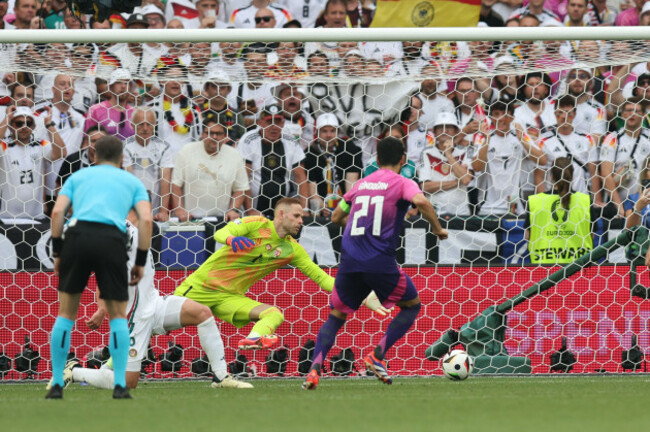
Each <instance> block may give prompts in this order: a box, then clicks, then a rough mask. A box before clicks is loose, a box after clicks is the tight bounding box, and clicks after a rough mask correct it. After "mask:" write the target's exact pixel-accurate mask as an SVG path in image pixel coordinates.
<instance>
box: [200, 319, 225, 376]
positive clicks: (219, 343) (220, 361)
mask: <svg viewBox="0 0 650 432" xmlns="http://www.w3.org/2000/svg"><path fill="white" fill-rule="evenodd" d="M196 329H197V330H198V333H199V341H200V342H201V347H202V348H203V351H205V353H206V354H207V355H208V361H209V362H210V366H211V367H212V372H214V374H215V375H216V376H217V379H218V380H222V379H224V378H225V377H226V376H227V375H228V366H227V365H226V358H225V351H224V348H223V340H222V339H221V333H220V332H219V328H218V327H217V323H216V322H215V321H214V318H212V317H210V318H208V319H207V320H205V321H203V322H202V323H201V324H199V325H197V326H196Z"/></svg>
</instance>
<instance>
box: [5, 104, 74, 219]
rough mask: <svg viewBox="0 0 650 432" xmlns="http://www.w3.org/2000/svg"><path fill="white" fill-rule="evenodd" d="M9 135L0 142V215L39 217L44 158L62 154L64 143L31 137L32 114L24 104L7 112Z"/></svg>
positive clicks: (52, 159) (42, 212) (33, 116)
mask: <svg viewBox="0 0 650 432" xmlns="http://www.w3.org/2000/svg"><path fill="white" fill-rule="evenodd" d="M8 123H9V131H10V137H9V138H8V139H6V140H4V141H2V142H0V173H2V175H0V195H1V196H2V201H1V202H0V219H43V218H44V217H45V214H44V202H43V197H44V193H43V186H44V180H45V173H44V163H43V162H44V161H45V160H48V161H55V160H59V159H61V158H62V157H64V156H65V147H64V146H62V145H53V144H52V143H50V142H49V141H45V140H42V141H37V140H36V139H35V138H34V129H35V127H36V116H35V115H34V114H33V112H32V110H31V109H29V108H27V107H18V108H16V109H15V110H12V111H11V112H10V113H8Z"/></svg>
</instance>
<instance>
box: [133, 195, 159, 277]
mask: <svg viewBox="0 0 650 432" xmlns="http://www.w3.org/2000/svg"><path fill="white" fill-rule="evenodd" d="M134 209H135V213H136V214H137V216H138V257H136V261H135V265H134V266H133V267H132V268H131V280H130V282H129V283H130V284H131V285H136V284H137V283H138V282H139V281H140V279H142V276H143V275H144V263H145V261H146V258H147V252H148V251H149V245H150V244H151V231H152V230H153V216H152V215H151V203H150V202H149V201H138V202H137V203H136V204H135V207H134Z"/></svg>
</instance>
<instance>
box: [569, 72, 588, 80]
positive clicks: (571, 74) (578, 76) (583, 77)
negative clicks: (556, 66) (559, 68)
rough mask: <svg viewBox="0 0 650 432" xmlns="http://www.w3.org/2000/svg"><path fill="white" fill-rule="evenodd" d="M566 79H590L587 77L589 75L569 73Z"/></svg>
mask: <svg viewBox="0 0 650 432" xmlns="http://www.w3.org/2000/svg"><path fill="white" fill-rule="evenodd" d="M567 77H568V78H569V79H576V78H580V79H581V80H587V79H589V78H591V77H590V76H589V74H587V73H580V74H574V73H570V74H569V75H567Z"/></svg>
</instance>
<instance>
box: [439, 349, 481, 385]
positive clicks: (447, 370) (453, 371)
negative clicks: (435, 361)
mask: <svg viewBox="0 0 650 432" xmlns="http://www.w3.org/2000/svg"><path fill="white" fill-rule="evenodd" d="M472 370H474V362H473V361H472V358H471V357H470V356H469V355H468V354H467V353H466V352H465V351H463V350H460V349H456V350H453V351H452V352H450V353H447V354H445V356H444V357H443V358H442V372H443V373H444V374H445V376H446V377H447V378H449V379H450V380H452V381H462V380H464V379H467V377H468V376H470V375H471V374H472Z"/></svg>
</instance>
